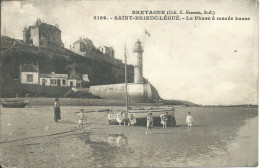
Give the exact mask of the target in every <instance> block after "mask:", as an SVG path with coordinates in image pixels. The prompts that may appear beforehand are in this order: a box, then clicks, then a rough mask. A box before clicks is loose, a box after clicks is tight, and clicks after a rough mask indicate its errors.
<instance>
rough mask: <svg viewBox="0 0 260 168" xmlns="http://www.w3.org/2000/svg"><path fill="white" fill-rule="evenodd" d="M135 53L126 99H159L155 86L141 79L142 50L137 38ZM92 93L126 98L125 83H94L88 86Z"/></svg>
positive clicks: (144, 100) (107, 97) (133, 100)
mask: <svg viewBox="0 0 260 168" xmlns="http://www.w3.org/2000/svg"><path fill="white" fill-rule="evenodd" d="M133 52H134V55H135V58H136V59H135V60H136V62H135V65H134V83H128V84H127V94H128V100H129V101H130V102H152V101H154V100H160V99H161V98H160V95H159V93H158V91H157V90H156V88H155V87H154V86H153V85H152V84H151V83H150V82H148V81H144V80H143V61H142V56H143V55H142V54H143V52H144V50H143V47H142V44H141V42H140V41H139V40H138V41H137V42H136V43H135V46H134V49H133ZM89 92H90V93H92V94H93V95H97V96H100V97H102V98H104V99H115V100H122V99H126V84H125V83H119V84H108V85H96V86H91V87H90V88H89Z"/></svg>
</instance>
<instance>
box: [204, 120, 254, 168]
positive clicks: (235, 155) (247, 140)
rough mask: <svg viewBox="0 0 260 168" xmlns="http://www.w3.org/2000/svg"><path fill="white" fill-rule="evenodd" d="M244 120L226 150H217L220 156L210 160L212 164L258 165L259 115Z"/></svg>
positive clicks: (233, 165) (232, 165) (231, 165)
mask: <svg viewBox="0 0 260 168" xmlns="http://www.w3.org/2000/svg"><path fill="white" fill-rule="evenodd" d="M244 122H245V124H244V125H242V126H241V127H240V128H239V130H238V131H237V135H236V136H235V137H234V140H232V141H231V142H230V143H229V144H227V148H226V150H225V151H224V152H223V151H218V152H217V154H218V156H216V158H213V159H212V161H210V162H211V163H210V165H212V166H216V165H218V166H220V167H222V166H223V167H224V166H229V167H257V166H258V116H256V117H254V118H251V119H247V120H244ZM256 128H257V129H256ZM207 166H209V165H207Z"/></svg>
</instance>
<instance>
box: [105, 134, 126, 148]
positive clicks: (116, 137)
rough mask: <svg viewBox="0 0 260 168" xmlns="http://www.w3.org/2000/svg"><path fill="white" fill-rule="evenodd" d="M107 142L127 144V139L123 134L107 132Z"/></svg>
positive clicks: (118, 144) (119, 144) (120, 144)
mask: <svg viewBox="0 0 260 168" xmlns="http://www.w3.org/2000/svg"><path fill="white" fill-rule="evenodd" d="M108 143H109V144H110V145H115V144H116V145H117V146H125V145H128V139H127V137H126V136H125V135H124V134H108Z"/></svg>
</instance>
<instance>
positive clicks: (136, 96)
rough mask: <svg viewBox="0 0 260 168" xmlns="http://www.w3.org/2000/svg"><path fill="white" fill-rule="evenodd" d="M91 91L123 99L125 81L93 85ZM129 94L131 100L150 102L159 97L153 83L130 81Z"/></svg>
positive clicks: (102, 95)
mask: <svg viewBox="0 0 260 168" xmlns="http://www.w3.org/2000/svg"><path fill="white" fill-rule="evenodd" d="M89 92H90V93H92V94H93V95H96V96H100V97H102V98H105V99H115V100H121V99H125V98H126V96H125V95H126V93H125V92H126V91H125V83H121V84H112V85H98V86H91V87H90V89H89ZM128 96H129V101H130V102H149V101H152V100H154V99H159V98H158V97H157V95H156V94H155V95H154V94H153V91H152V88H151V84H133V83H129V84H128Z"/></svg>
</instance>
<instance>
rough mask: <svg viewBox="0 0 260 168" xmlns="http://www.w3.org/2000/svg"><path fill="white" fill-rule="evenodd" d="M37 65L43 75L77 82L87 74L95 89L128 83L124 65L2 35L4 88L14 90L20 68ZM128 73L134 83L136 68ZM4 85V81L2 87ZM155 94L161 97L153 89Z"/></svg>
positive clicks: (130, 69)
mask: <svg viewBox="0 0 260 168" xmlns="http://www.w3.org/2000/svg"><path fill="white" fill-rule="evenodd" d="M93 54H94V53H92V55H93ZM37 62H38V64H39V70H40V73H50V72H55V73H63V74H68V75H69V76H70V77H71V78H77V79H80V78H81V75H82V74H88V75H89V79H90V85H92V86H93V85H107V84H119V83H124V82H125V65H124V64H122V63H119V64H111V63H107V62H102V61H98V60H95V59H91V58H89V57H83V56H81V55H78V54H75V53H73V52H71V51H70V50H68V49H66V48H37V47H34V46H29V45H27V44H26V43H25V42H23V41H22V40H17V39H12V38H9V37H6V36H1V72H2V73H1V79H3V81H5V87H10V88H11V85H12V84H15V83H18V81H19V80H18V79H19V66H20V65H23V64H32V63H33V64H36V63H37ZM127 70H128V72H127V73H128V82H129V83H132V82H133V81H134V67H133V66H132V65H128V67H127ZM2 85H3V83H2V82H1V88H3V87H2ZM7 89H8V88H6V90H7ZM9 90H10V89H9ZM153 91H155V93H157V94H158V92H157V91H156V89H155V88H154V87H153ZM1 93H3V90H1ZM2 96H3V94H2ZM158 96H159V94H158Z"/></svg>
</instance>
